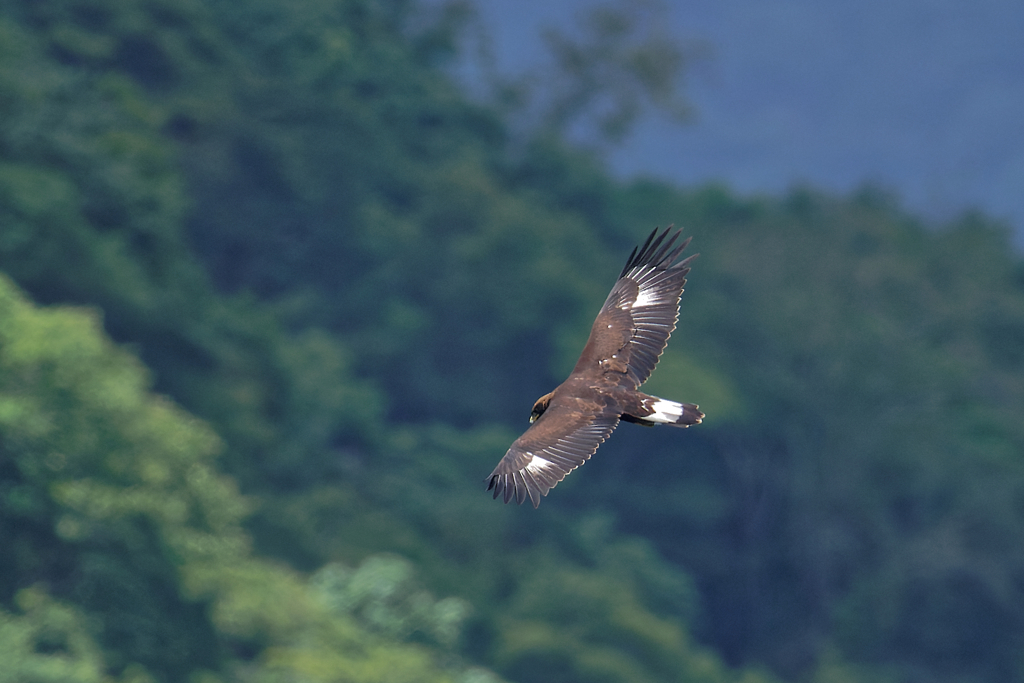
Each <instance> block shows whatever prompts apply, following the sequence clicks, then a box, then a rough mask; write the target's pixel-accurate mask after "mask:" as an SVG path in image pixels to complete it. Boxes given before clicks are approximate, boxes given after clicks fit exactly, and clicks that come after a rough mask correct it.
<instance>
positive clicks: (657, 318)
mask: <svg viewBox="0 0 1024 683" xmlns="http://www.w3.org/2000/svg"><path fill="white" fill-rule="evenodd" d="M670 231H671V229H670V228H669V229H666V230H665V232H663V233H662V234H661V235H658V231H657V229H655V230H654V232H652V233H651V235H650V236H649V237H648V238H647V241H646V242H644V245H643V247H640V248H639V249H634V250H633V253H632V254H630V257H629V259H628V260H627V261H626V266H625V267H624V268H623V269H622V273H620V274H619V279H618V280H617V281H616V283H615V286H614V287H612V291H611V293H610V294H609V295H608V298H607V299H606V300H605V302H604V306H602V307H601V312H600V313H598V315H597V319H596V320H595V321H594V326H593V327H592V328H591V330H590V338H589V339H588V340H587V345H586V346H585V347H584V349H583V353H582V354H581V355H580V359H579V361H578V362H577V363H576V367H575V368H574V369H573V373H580V372H594V368H595V367H597V368H599V369H600V370H602V371H603V370H615V371H617V372H623V373H625V374H626V375H628V376H629V379H630V380H631V381H632V383H633V388H637V387H639V386H640V385H641V384H643V383H644V382H646V381H647V379H648V378H649V377H650V376H651V372H653V371H654V366H655V365H657V363H658V359H659V358H660V357H661V354H662V352H663V351H664V350H665V347H666V346H667V345H668V338H669V336H670V335H671V334H672V332H673V331H674V330H675V328H676V321H677V320H678V319H679V298H680V297H681V296H682V294H683V287H684V286H685V285H686V275H687V273H689V272H690V263H691V262H692V261H693V259H694V258H696V254H694V255H693V256H690V257H688V258H686V259H683V260H682V261H679V262H678V263H673V262H674V261H675V260H676V259H678V258H679V256H680V254H682V252H683V250H684V249H686V246H687V245H688V244H689V243H690V238H687V239H685V240H683V242H682V243H681V244H679V245H678V246H676V241H677V240H678V239H679V236H680V234H681V232H682V231H676V232H675V234H673V235H672V237H671V239H668V240H666V238H667V237H668V236H669V233H670Z"/></svg>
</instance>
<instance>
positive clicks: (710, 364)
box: [0, 0, 1024, 683]
mask: <svg viewBox="0 0 1024 683" xmlns="http://www.w3.org/2000/svg"><path fill="white" fill-rule="evenodd" d="M601 11H602V12H605V14H600V15H596V18H595V19H594V21H595V22H596V23H594V24H593V26H595V27H597V28H596V29H595V30H597V29H601V27H602V26H603V27H605V28H606V29H608V30H606V31H605V32H604V33H601V31H600V30H598V31H597V34H595V36H596V37H595V38H594V40H595V41H597V42H596V43H595V45H597V44H603V43H601V40H604V41H609V40H611V41H615V40H626V39H627V38H628V39H629V40H633V37H634V36H633V34H631V33H629V31H625V32H623V30H624V29H623V27H622V26H621V25H617V24H615V23H614V20H615V11H614V8H612V9H608V8H603V9H602V10H601ZM467 16H468V9H467V7H466V6H465V5H462V4H458V3H451V4H448V5H445V6H443V7H441V8H437V7H433V8H432V7H430V6H427V5H420V4H418V3H415V2H412V1H411V0H401V1H396V0H329V1H328V0H302V1H300V2H282V1H281V0H253V1H252V2H247V3H243V4H239V3H231V2H223V1H220V0H208V1H207V2H199V1H198V0H196V1H190V0H186V1H184V2H183V1H182V0H145V1H144V0H117V1H116V2H108V3H103V4H97V3H93V2H85V1H83V0H52V1H51V2H46V3H35V2H27V1H24V0H0V119H2V121H3V125H2V126H0V270H2V271H3V272H4V273H6V276H4V277H2V279H0V548H3V549H4V551H3V552H0V659H2V660H3V661H4V662H5V667H0V669H2V670H0V681H3V680H12V681H14V680H18V681H22V680H30V681H48V680H53V681H56V680H72V681H108V680H109V681H113V680H123V681H129V680H130V681H204V682H212V681H220V680H223V681H230V680H260V681H264V680H266V681H276V680H289V681H292V680H309V681H367V682H369V681H403V680H408V681H414V680H415V681H430V680H436V681H458V682H460V683H488V682H497V681H500V680H508V681H517V682H520V683H529V682H531V681H565V682H576V681H579V682H583V681H588V682H591V681H606V682H608V683H612V682H615V683H618V682H626V681H629V682H631V683H633V682H638V681H706V682H708V683H721V682H725V681H743V682H744V683H758V682H760V681H765V682H767V681H773V680H785V681H815V682H818V683H826V682H832V681H850V682H857V681H875V680H893V681H907V682H916V681H939V682H940V683H962V682H963V683H966V682H967V681H972V682H973V681H1014V680H1024V669H1022V668H1021V665H1020V652H1021V650H1022V646H1024V609H1022V607H1021V606H1022V605H1024V599H1022V598H1024V596H1022V595H1021V590H1022V589H1021V585H1020V580H1019V577H1020V575H1021V572H1022V571H1024V554H1022V551H1021V550H1020V549H1021V548H1024V524H1022V521H1024V520H1022V516H1024V508H1022V506H1021V501H1024V465H1022V460H1021V454H1022V453H1024V421H1022V420H1021V419H1020V416H1021V415H1024V262H1022V261H1021V259H1020V256H1019V254H1017V253H1015V252H1014V251H1013V250H1012V248H1011V246H1010V242H1009V239H1008V232H1007V229H1006V227H1005V226H1002V225H1000V224H999V223H998V222H996V221H994V220H992V219H990V218H988V217H985V216H983V215H979V214H967V215H964V216H962V217H960V218H958V219H956V220H954V221H951V222H949V223H948V224H945V225H928V224H925V223H924V222H923V221H922V220H920V219H918V218H916V217H914V216H912V215H910V214H908V213H907V212H906V211H904V210H903V209H902V208H901V206H900V203H899V201H898V200H897V199H895V198H893V197H891V196H890V195H888V194H886V193H885V192H884V191H883V190H879V189H876V188H864V189H862V190H860V191H858V192H856V193H852V194H851V195H849V196H834V195H829V194H826V193H822V192H819V191H816V190H814V189H813V188H796V189H794V190H792V191H791V192H789V193H787V194H786V195H784V196H779V197H741V196H738V195H736V194H735V193H733V192H731V191H730V190H729V189H728V188H725V187H719V186H706V187H696V188H678V187H673V186H670V185H667V184H664V183H660V182H655V181H650V180H635V181H629V182H624V181H619V180H616V179H614V178H613V177H612V176H611V175H610V174H609V173H608V172H607V170H606V169H605V168H604V166H603V165H602V162H601V159H600V157H599V156H596V155H595V154H594V153H593V152H592V151H587V150H583V149H580V148H578V147H576V146H574V145H573V143H572V141H571V138H572V131H571V130H569V127H570V126H568V124H566V125H562V124H558V125H551V122H550V121H549V122H548V124H544V125H539V126H538V127H536V128H535V129H529V130H526V131H524V130H523V127H522V125H520V122H516V121H515V120H514V119H513V117H514V116H516V115H517V113H518V112H521V111H522V110H520V109H515V108H512V109H502V108H501V106H499V105H492V104H487V103H482V102H480V101H479V100H474V99H473V98H471V97H470V96H468V95H467V94H465V93H464V92H463V91H462V90H461V89H460V86H459V85H458V83H457V82H456V80H455V79H454V78H453V77H452V76H451V75H450V73H449V72H448V70H447V69H446V64H448V63H449V60H451V59H452V58H453V57H454V56H456V55H457V51H458V49H459V45H460V44H461V43H460V38H459V37H460V35H461V34H460V31H462V30H463V27H464V26H465V21H466V17H467ZM602 21H603V22H605V23H601V22H602ZM608 22H611V23H608ZM609 27H610V28H609ZM616 27H618V28H616ZM626 28H628V26H627V27H626ZM620 29H623V30H620ZM616 36H618V38H616ZM598 38H600V40H597V39H598ZM658 40H661V38H658ZM559 41H561V42H559ZM559 41H555V42H556V43H557V44H558V45H560V49H562V53H561V56H562V57H563V58H565V59H568V58H569V57H571V56H572V54H575V52H574V50H575V51H580V50H582V51H584V52H585V51H586V50H585V48H587V46H588V45H590V43H588V42H587V38H586V36H584V38H583V39H582V42H579V43H573V42H572V41H571V40H570V39H569V38H567V37H564V36H563V37H560V38H559ZM591 42H594V41H591ZM658 44H659V43H657V41H655V42H654V43H650V44H640V45H639V46H637V45H634V44H629V43H627V44H624V45H616V49H619V48H622V49H621V50H619V51H618V52H616V51H611V52H608V54H610V55H612V56H614V55H619V56H620V57H622V59H626V57H628V55H631V54H638V55H645V57H644V59H648V58H649V57H650V54H651V53H650V48H651V47H652V46H654V47H657V45H658ZM627 48H628V49H627ZM570 53H572V54H570ZM681 55H684V53H682V52H680V53H675V57H673V59H676V58H679V59H682V57H681ZM626 61H627V62H628V60H626ZM641 61H642V62H643V63H642V64H640V66H644V65H645V64H646V65H648V66H651V65H650V64H649V62H647V61H643V60H641ZM683 64H685V60H683V61H681V62H677V66H676V67H675V68H681V65H683ZM594 66H595V68H596V66H598V65H594ZM618 66H620V67H621V66H623V64H619V65H618ZM654 66H658V69H655V71H656V72H657V73H656V75H657V78H658V79H659V80H657V82H656V83H655V85H657V86H658V88H661V89H660V90H659V89H657V88H655V90H654V91H650V92H649V93H648V94H649V95H651V96H652V97H654V96H656V95H657V94H658V93H661V95H662V96H664V98H668V99H666V101H671V102H672V103H673V106H681V102H682V100H680V99H678V98H676V96H677V95H678V93H675V92H674V91H672V90H671V88H670V87H669V86H668V83H669V80H667V79H670V77H671V76H672V75H673V73H674V72H673V71H672V68H670V67H672V65H671V64H669V65H667V66H665V65H654ZM652 68H653V67H652ZM590 73H591V70H588V69H582V71H580V73H579V74H578V76H579V78H578V79H577V80H576V81H574V82H572V83H570V84H568V85H566V84H564V83H563V82H562V80H559V81H558V83H559V85H558V86H557V87H558V88H560V89H561V90H560V91H559V92H564V94H566V95H567V96H568V95H573V96H574V97H576V98H577V99H579V98H582V99H580V101H581V102H591V101H599V100H600V99H601V98H602V97H608V96H612V97H613V98H614V96H615V94H617V93H620V92H627V93H628V92H634V91H633V90H631V88H634V87H636V88H641V89H642V88H643V87H649V86H650V84H648V85H647V86H645V85H644V83H643V82H642V74H640V73H639V72H630V71H629V70H628V69H625V70H620V71H617V72H616V73H617V74H618V75H617V78H619V79H620V80H618V81H616V85H615V88H618V89H616V90H614V91H613V92H612V93H611V95H609V93H608V92H606V91H604V90H600V89H599V88H598V85H595V84H593V83H591V84H590V85H589V86H588V85H587V84H588V82H589V81H587V78H589V77H590V76H589V75H588V74H590ZM630 73H632V74H633V75H632V76H630ZM571 75H572V70H565V71H564V72H561V73H560V74H559V75H558V77H559V79H564V78H569V77H571ZM584 76H586V77H587V78H584ZM630 78H638V79H641V81H640V82H633V81H630V80H629V79H630ZM621 79H625V80H621ZM604 85H608V84H604ZM570 86H571V87H570ZM587 87H590V88H591V90H589V91H588V90H587ZM602 87H603V86H602ZM573 88H582V90H580V91H578V92H577V91H575V90H573ZM588 97H592V98H596V99H590V100H588V99H587V98H588ZM673 98H676V99H673ZM569 113H570V114H573V115H576V114H577V113H579V112H575V111H574V112H569ZM626 113H627V114H629V112H626ZM630 115H632V114H630ZM672 222H674V223H677V224H681V225H683V226H686V228H687V233H688V234H692V235H693V236H694V237H693V247H692V249H693V250H694V251H699V252H701V256H700V258H699V259H697V261H696V262H695V263H694V269H693V271H692V273H691V276H690V282H689V284H688V286H687V292H686V294H684V297H683V303H682V312H681V317H680V324H679V329H678V330H677V331H676V333H675V334H674V336H673V342H672V344H671V345H670V348H669V350H668V351H667V352H666V354H665V355H664V357H663V358H662V360H661V363H660V364H659V366H658V368H657V370H656V371H655V373H654V376H653V378H652V379H651V382H650V383H649V385H647V388H648V389H649V390H650V391H651V392H652V393H656V394H660V395H665V396H670V397H672V398H675V399H679V400H685V401H693V402H697V403H700V404H701V408H702V409H703V410H705V412H706V413H707V418H706V419H705V421H704V424H702V425H700V426H699V427H695V428H693V429H690V430H687V431H686V432H684V433H680V432H678V431H675V430H663V429H662V430H659V429H652V430H644V429H638V428H631V427H630V426H628V425H627V426H624V427H621V428H620V432H621V433H620V434H617V435H616V437H615V438H614V439H612V440H610V441H609V442H608V443H606V444H605V445H604V446H602V448H601V450H600V451H599V452H598V454H597V455H596V456H595V458H594V459H593V460H592V461H591V462H589V463H588V464H587V465H586V466H585V467H584V468H583V470H582V471H581V472H579V473H577V474H574V475H573V476H571V477H569V478H568V479H567V480H566V481H565V482H563V483H562V484H560V485H559V487H558V488H557V489H556V490H555V492H554V493H553V494H552V495H551V496H550V497H549V498H548V499H546V500H545V504H544V505H542V506H541V508H540V509H539V510H536V511H534V510H532V509H531V510H527V509H517V508H515V507H513V506H508V507H506V506H502V505H500V504H498V503H495V502H494V501H492V500H491V499H490V497H489V496H487V495H486V494H485V493H484V491H483V485H482V480H483V478H484V476H485V475H486V474H487V472H488V471H490V469H491V468H492V467H493V465H494V463H495V462H496V461H497V460H498V458H500V457H501V455H502V454H503V453H504V451H505V449H506V448H507V447H508V444H509V443H510V442H511V441H512V440H513V439H514V438H515V437H516V435H517V434H518V433H519V431H520V430H521V429H524V428H525V427H526V418H527V416H528V414H529V409H530V406H531V405H532V403H533V401H534V399H535V398H536V397H537V396H539V395H541V394H544V393H546V392H547V391H549V390H550V389H551V388H553V387H554V386H555V385H556V384H557V383H558V382H559V381H561V379H562V378H563V377H564V375H565V374H566V373H567V372H568V370H569V369H570V368H571V367H572V365H573V363H574V362H575V359H576V356H577V354H578V353H579V350H580V349H581V348H582V345H583V343H584V341H585V338H586V335H587V333H588V331H589V328H590V323H591V321H592V319H593V315H594V314H595V313H596V312H597V310H598V308H599V306H600V304H601V302H602V301H603V299H604V297H605V295H606V294H607V291H608V288H609V287H610V286H611V284H612V282H613V279H614V277H615V274H616V273H618V271H619V269H620V268H621V265H622V263H623V262H624V260H625V258H626V256H627V255H628V253H629V250H630V249H631V248H632V247H633V245H634V244H636V243H637V242H638V241H639V240H640V239H642V237H643V236H644V235H646V234H647V233H649V231H650V230H651V229H652V228H653V227H654V226H656V225H666V224H668V223H672Z"/></svg>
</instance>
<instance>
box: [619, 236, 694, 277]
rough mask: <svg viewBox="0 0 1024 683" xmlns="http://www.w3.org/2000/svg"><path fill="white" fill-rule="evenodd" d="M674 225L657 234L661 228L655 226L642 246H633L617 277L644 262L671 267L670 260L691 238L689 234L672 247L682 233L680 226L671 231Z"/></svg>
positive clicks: (680, 252)
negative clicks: (680, 242)
mask: <svg viewBox="0 0 1024 683" xmlns="http://www.w3.org/2000/svg"><path fill="white" fill-rule="evenodd" d="M674 227H675V226H674V225H669V226H668V227H667V228H665V231H664V232H662V233H661V234H658V233H659V231H660V230H661V228H655V229H654V230H653V231H652V232H651V234H650V235H648V236H647V239H646V240H645V241H644V243H643V246H641V247H634V248H633V252H632V253H631V254H630V255H629V258H628V259H626V265H625V267H623V269H622V272H621V273H619V277H620V278H621V277H625V276H626V273H628V272H629V271H630V270H632V269H633V268H636V267H637V266H641V265H645V264H651V265H654V266H655V267H658V268H664V269H668V268H670V267H673V266H672V262H673V261H675V260H676V259H677V258H679V255H680V254H682V253H683V250H685V249H686V247H687V246H689V244H690V240H691V239H693V236H692V235H691V236H689V237H687V238H686V239H684V240H683V242H682V244H679V245H678V246H675V247H673V245H675V243H676V241H677V240H678V239H679V236H680V235H682V234H683V229H682V228H679V229H678V230H676V231H675V232H674V233H673V232H672V229H673V228H674ZM670 234H671V235H672V237H671V238H670V239H668V240H667V241H666V239H665V238H666V237H668V236H669V235H670ZM694 256H696V254H694ZM693 258H694V257H693V256H691V257H689V258H688V259H686V261H687V262H690V261H692V260H693ZM677 265H678V264H677Z"/></svg>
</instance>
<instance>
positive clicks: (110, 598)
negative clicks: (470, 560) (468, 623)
mask: <svg viewBox="0 0 1024 683" xmlns="http://www.w3.org/2000/svg"><path fill="white" fill-rule="evenodd" d="M147 389H148V387H147V379H146V374H145V372H144V371H143V369H142V368H141V367H140V366H139V364H138V363H137V361H135V360H134V359H133V358H132V357H131V356H129V355H127V354H126V353H125V352H123V351H120V350H118V349H116V348H115V347H113V345H112V344H111V343H110V342H109V341H108V340H107V339H105V338H104V337H103V336H102V334H101V333H100V331H99V329H98V324H97V319H96V317H95V316H94V315H91V314H89V313H87V312H82V311H72V310H54V311H41V310H38V309H35V308H33V307H32V306H31V305H29V304H28V303H27V302H25V301H24V300H23V299H22V298H21V297H20V296H19V294H18V293H17V291H16V290H15V289H14V287H13V286H12V285H11V284H10V283H9V282H8V281H7V280H6V279H3V280H0V466H2V468H3V472H2V473H3V479H2V484H3V485H2V488H0V511H2V515H0V543H2V545H3V547H5V548H8V549H9V552H6V553H4V554H3V555H2V556H0V577H2V578H3V581H2V585H3V588H4V592H5V594H6V595H5V601H9V600H10V599H11V595H12V592H14V591H18V590H19V589H22V588H26V587H28V586H33V585H36V584H38V583H44V584H46V585H49V586H51V591H53V592H55V593H58V594H59V595H60V596H61V598H62V599H63V600H65V601H69V602H72V603H74V604H75V605H77V607H76V608H72V607H65V606H62V605H60V604H58V603H55V602H53V601H51V600H50V599H49V598H47V597H46V595H45V594H43V593H42V592H41V591H39V590H35V589H32V590H28V589H27V588H26V590H22V591H21V592H19V593H17V598H16V600H15V601H16V602H17V604H18V606H19V607H20V608H21V609H22V610H23V611H24V612H25V615H24V616H21V617H8V616H6V615H4V614H3V613H0V617H2V619H0V628H2V629H6V630H8V631H10V635H9V637H7V638H4V639H3V640H2V642H4V643H5V647H8V648H9V650H10V652H9V655H10V658H9V659H8V658H5V663H6V662H10V663H12V665H14V666H16V668H15V669H13V670H12V671H14V672H16V676H17V678H16V679H11V680H39V681H42V680H63V679H62V678H61V677H77V678H75V680H83V681H86V680H95V681H99V680H105V679H104V677H103V676H104V674H105V672H106V671H108V670H113V671H115V672H119V674H120V675H121V676H122V677H123V678H126V679H127V678H131V679H132V680H142V678H145V676H147V675H148V674H146V673H145V672H146V671H151V672H154V673H155V674H156V675H157V676H158V677H159V678H161V679H169V680H181V679H184V678H185V677H187V676H188V675H190V674H192V673H201V669H203V668H205V669H207V670H210V671H215V670H218V669H223V670H226V671H230V670H232V669H234V668H236V667H237V666H244V667H251V666H252V665H250V664H243V663H242V662H236V661H234V658H233V657H232V656H231V654H230V652H232V651H234V650H239V649H241V650H245V649H252V648H255V650H254V651H255V652H256V653H259V661H258V665H259V668H258V669H256V670H254V671H253V673H252V675H253V676H254V677H255V678H254V679H255V680H296V677H299V678H301V679H302V680H309V681H337V680H346V681H367V682H370V681H381V680H399V681H400V680H409V681H413V680H417V681H433V680H436V681H443V680H450V678H449V674H448V673H447V672H446V671H445V670H443V669H441V668H438V667H436V666H435V665H434V664H433V663H432V657H431V655H430V653H429V652H427V651H424V650H421V649H420V648H416V647H413V646H404V645H398V644H395V643H394V642H392V641H391V640H387V639H382V638H379V637H377V636H375V635H373V634H370V633H367V632H365V631H364V630H363V629H362V628H361V627H359V626H358V625H356V624H355V623H353V622H351V621H350V620H349V619H347V618H346V617H344V616H343V615H338V614H335V613H332V612H331V611H330V608H329V606H328V605H327V604H322V603H325V602H327V601H326V600H325V599H324V597H323V595H322V593H323V591H322V589H320V588H319V587H318V586H317V585H316V584H314V586H313V587H310V586H307V585H306V583H305V582H304V581H303V580H302V579H301V578H299V577H297V576H295V575H294V574H293V573H292V572H290V571H288V570H286V569H282V568H278V567H275V566H273V565H270V564H267V563H266V562H263V561H261V560H259V559H256V558H254V557H253V556H252V555H251V552H250V549H249V540H248V538H247V536H246V534H245V533H244V531H243V530H242V528H241V526H240V522H241V520H242V518H243V517H244V516H245V514H246V510H247V504H246V502H245V500H244V499H243V498H242V497H241V496H240V495H239V494H238V493H237V491H236V489H235V487H234V485H233V483H232V482H230V481H229V480H227V479H226V478H224V477H223V476H222V475H220V474H218V473H217V472H216V470H215V469H214V467H213V465H214V462H213V457H214V455H215V454H216V452H217V450H218V440H217V438H216V437H215V436H214V434H213V433H212V432H211V431H210V430H209V428H208V427H206V426H205V425H204V424H202V423H200V422H199V421H197V420H196V419H195V418H192V417H190V416H188V415H187V414H185V413H183V412H182V411H181V410H180V409H178V408H176V407H175V406H174V405H172V404H171V403H170V402H168V401H167V400H166V399H162V398H160V397H157V396H154V395H151V394H149V393H148V392H147ZM401 566H402V567H404V569H405V570H406V574H408V569H409V568H408V567H407V566H405V565H401ZM378 570H380V568H379V567H378V568H376V569H375V568H374V567H364V568H363V572H362V574H361V576H362V577H363V578H362V580H363V581H364V582H365V581H367V580H370V581H372V580H373V579H374V577H375V576H376V575H377V574H380V573H381V571H378ZM383 576H384V577H385V580H386V572H385V573H384V574H383ZM401 578H402V579H403V580H404V581H406V582H408V581H409V580H411V577H409V576H408V575H406V576H404V577H401ZM403 585H404V584H403ZM423 595H425V594H422V593H416V594H413V595H412V596H411V597H410V600H412V602H413V604H415V606H416V607H417V609H419V610H420V611H419V612H416V614H417V615H418V616H420V617H423V616H424V615H426V617H428V621H427V622H424V623H425V624H427V625H428V626H429V628H428V629H427V630H428V632H429V633H431V634H432V635H433V636H434V637H436V638H437V639H438V640H439V641H443V642H445V643H447V644H450V642H451V637H452V629H453V628H455V627H456V625H457V621H458V620H459V615H458V614H457V613H456V612H457V611H458V610H457V609H454V608H458V607H459V606H460V605H461V603H458V602H451V601H450V600H447V601H446V600H442V601H430V602H429V604H421V603H422V602H423ZM402 604H405V603H402ZM424 610H425V611H424ZM83 613H84V614H87V615H88V619H86V618H85V617H83V616H82V614H83ZM388 635H390V636H391V637H392V638H394V637H397V635H399V634H395V633H389V634H388ZM101 648H102V652H103V654H102V655H101V654H100V652H101ZM54 653H57V654H54ZM143 667H144V668H143ZM140 677H142V678H140Z"/></svg>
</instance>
